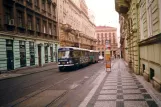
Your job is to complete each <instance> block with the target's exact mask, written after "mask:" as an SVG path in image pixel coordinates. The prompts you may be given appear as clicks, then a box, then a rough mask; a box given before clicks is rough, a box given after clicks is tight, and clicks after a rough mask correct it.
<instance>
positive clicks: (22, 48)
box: [19, 41, 26, 67]
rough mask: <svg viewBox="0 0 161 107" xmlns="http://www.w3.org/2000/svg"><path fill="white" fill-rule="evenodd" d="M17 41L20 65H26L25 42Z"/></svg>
mask: <svg viewBox="0 0 161 107" xmlns="http://www.w3.org/2000/svg"><path fill="white" fill-rule="evenodd" d="M19 43H20V66H21V67H25V66H26V42H25V41H19Z"/></svg>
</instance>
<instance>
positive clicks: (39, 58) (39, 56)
mask: <svg viewBox="0 0 161 107" xmlns="http://www.w3.org/2000/svg"><path fill="white" fill-rule="evenodd" d="M38 60H39V61H38V62H39V66H41V65H42V64H41V46H38Z"/></svg>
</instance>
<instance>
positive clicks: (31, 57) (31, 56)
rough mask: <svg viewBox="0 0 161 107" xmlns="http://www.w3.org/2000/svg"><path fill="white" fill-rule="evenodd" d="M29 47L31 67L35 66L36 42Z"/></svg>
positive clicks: (30, 43)
mask: <svg viewBox="0 0 161 107" xmlns="http://www.w3.org/2000/svg"><path fill="white" fill-rule="evenodd" d="M29 46H30V65H35V50H34V42H29Z"/></svg>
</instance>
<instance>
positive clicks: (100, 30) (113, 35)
mask: <svg viewBox="0 0 161 107" xmlns="http://www.w3.org/2000/svg"><path fill="white" fill-rule="evenodd" d="M96 37H97V50H98V51H100V55H103V56H104V52H105V50H106V47H105V41H106V40H110V41H111V42H110V45H111V55H112V56H114V55H116V51H117V49H118V47H117V46H118V43H117V29H116V28H113V27H109V26H97V27H96Z"/></svg>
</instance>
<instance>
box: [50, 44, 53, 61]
mask: <svg viewBox="0 0 161 107" xmlns="http://www.w3.org/2000/svg"><path fill="white" fill-rule="evenodd" d="M50 56H51V62H53V47H50Z"/></svg>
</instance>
